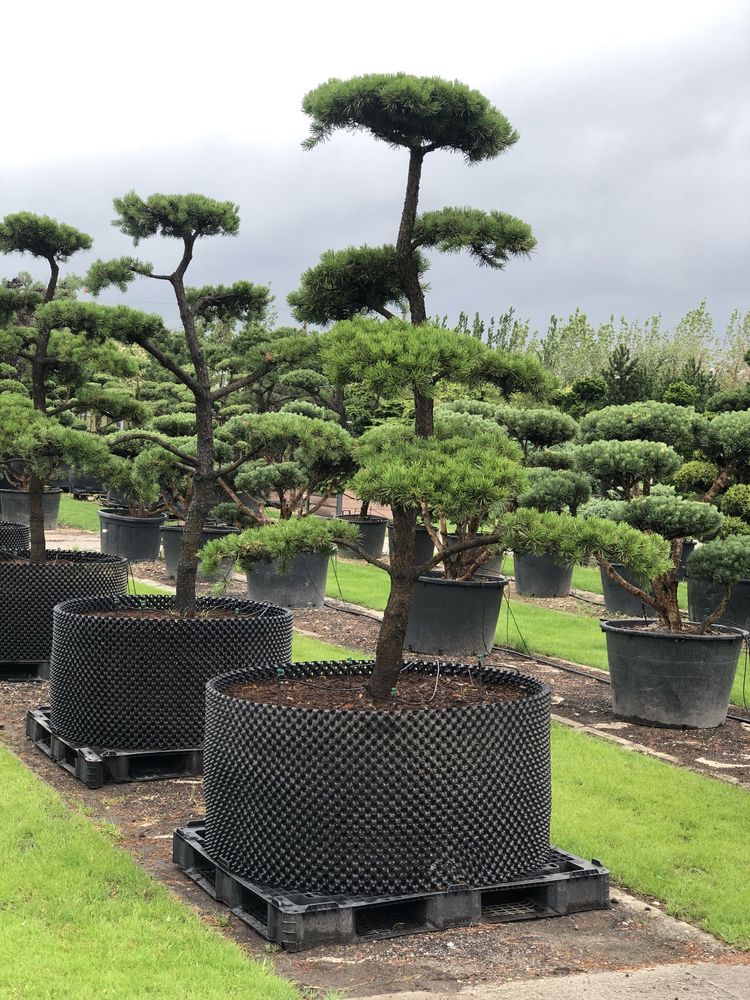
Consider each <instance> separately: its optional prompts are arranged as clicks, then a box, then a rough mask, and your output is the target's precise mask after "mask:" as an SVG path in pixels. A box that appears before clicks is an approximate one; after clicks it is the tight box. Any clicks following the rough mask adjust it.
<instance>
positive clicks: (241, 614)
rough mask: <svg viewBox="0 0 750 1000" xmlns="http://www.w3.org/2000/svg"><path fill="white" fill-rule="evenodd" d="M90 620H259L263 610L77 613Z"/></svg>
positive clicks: (149, 610)
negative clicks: (189, 612)
mask: <svg viewBox="0 0 750 1000" xmlns="http://www.w3.org/2000/svg"><path fill="white" fill-rule="evenodd" d="M78 613H79V614H81V615H87V616H89V617H91V618H142V619H146V620H148V619H164V618H168V619H179V618H189V619H198V620H200V619H206V618H261V617H262V616H263V614H264V610H263V609H261V610H260V611H244V610H242V609H240V610H238V611H236V610H235V609H234V608H199V609H198V610H197V611H196V613H195V614H194V615H188V614H185V612H183V611H175V610H173V609H171V608H112V609H108V610H106V611H79V612H78Z"/></svg>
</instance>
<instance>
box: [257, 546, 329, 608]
mask: <svg viewBox="0 0 750 1000" xmlns="http://www.w3.org/2000/svg"><path fill="white" fill-rule="evenodd" d="M328 559H329V556H328V555H327V553H325V552H306V553H304V555H301V556H295V558H294V559H290V560H289V562H287V563H286V564H282V563H281V562H279V561H278V560H274V561H273V562H268V561H263V562H256V563H253V565H252V567H251V568H250V569H248V570H247V592H248V594H249V595H250V597H251V598H252V599H253V600H254V601H269V602H270V603H271V604H279V605H281V607H282V608H322V607H323V602H324V601H325V597H326V581H327V579H328Z"/></svg>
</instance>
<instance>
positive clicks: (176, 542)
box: [159, 524, 240, 580]
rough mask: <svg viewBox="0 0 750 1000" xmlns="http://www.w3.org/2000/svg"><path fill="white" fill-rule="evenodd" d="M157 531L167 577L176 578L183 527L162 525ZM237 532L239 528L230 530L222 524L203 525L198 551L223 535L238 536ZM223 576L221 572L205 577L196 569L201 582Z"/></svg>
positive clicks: (180, 525) (179, 525)
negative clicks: (159, 535) (159, 533)
mask: <svg viewBox="0 0 750 1000" xmlns="http://www.w3.org/2000/svg"><path fill="white" fill-rule="evenodd" d="M159 530H160V532H161V544H162V549H163V552H164V565H165V567H166V570H167V576H177V564H178V562H179V561H180V543H181V541H182V532H183V531H184V526H183V525H182V524H163V525H162V526H161V528H160V529H159ZM239 530H240V529H239V528H230V527H229V526H228V525H223V524H222V525H208V524H207V525H205V526H204V528H203V531H202V532H201V541H200V547H199V549H198V551H199V552H200V550H201V549H202V548H203V546H204V545H207V544H208V543H209V542H211V541H213V540H214V538H223V537H224V536H225V535H237V534H239ZM230 568H231V567H230ZM223 575H224V574H223V573H222V572H221V571H219V572H218V573H211V574H208V575H206V574H205V573H201V571H200V568H199V569H198V578H199V579H201V580H219V579H221V578H222V576H223Z"/></svg>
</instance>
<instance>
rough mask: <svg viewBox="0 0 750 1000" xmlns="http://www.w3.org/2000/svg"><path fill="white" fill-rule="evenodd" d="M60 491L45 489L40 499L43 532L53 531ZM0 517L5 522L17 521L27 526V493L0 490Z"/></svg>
mask: <svg viewBox="0 0 750 1000" xmlns="http://www.w3.org/2000/svg"><path fill="white" fill-rule="evenodd" d="M61 496H62V490H60V489H47V490H45V491H44V496H43V497H42V508H43V509H44V530H45V531H54V530H55V528H57V519H58V516H59V513H60V497H61ZM0 515H2V518H3V520H5V521H17V522H18V523H19V524H29V523H30V521H31V516H30V513H29V491H28V490H0Z"/></svg>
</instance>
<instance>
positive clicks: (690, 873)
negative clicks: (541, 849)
mask: <svg viewBox="0 0 750 1000" xmlns="http://www.w3.org/2000/svg"><path fill="white" fill-rule="evenodd" d="M552 770H553V820H552V839H553V843H555V844H557V845H558V846H560V847H563V848H565V849H566V850H569V851H572V852H573V853H575V854H579V855H581V856H582V857H586V858H591V857H596V858H601V860H602V862H603V863H604V864H605V865H606V866H607V868H609V869H610V871H611V872H612V875H613V876H614V878H615V879H616V880H617V881H618V882H620V883H621V884H623V885H625V886H626V887H629V888H631V889H634V890H636V891H637V892H640V893H642V894H643V895H649V896H654V897H655V898H656V899H660V900H662V901H663V902H664V903H665V904H666V910H667V912H668V913H671V914H672V915H673V916H675V917H679V918H680V919H683V920H688V921H690V922H691V923H695V924H698V925H699V926H700V927H703V928H704V929H705V930H707V931H710V932H711V933H712V934H717V935H718V936H720V937H722V938H723V939H724V940H725V941H728V942H730V943H731V944H734V945H736V946H737V947H740V948H744V949H750V888H748V886H749V885H750V882H749V881H748V877H749V876H748V873H750V838H748V836H747V831H748V829H750V795H748V794H747V792H744V791H742V790H741V789H738V788H735V787H733V786H731V785H727V784H724V782H721V781H715V780H713V779H712V778H704V777H703V776H702V775H699V774H693V773H692V772H690V771H686V770H682V769H680V768H676V767H672V766H671V765H669V764H665V763H662V762H661V761H658V760H654V759H653V758H651V757H644V756H641V755H639V754H634V753H628V752H626V751H624V750H621V749H619V748H618V747H615V746H613V745H612V744H610V743H605V742H603V741H600V740H596V739H594V738H592V737H589V736H586V735H585V734H581V733H576V732H574V731H572V730H570V729H567V728H566V727H565V726H557V725H556V726H553V731H552Z"/></svg>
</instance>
